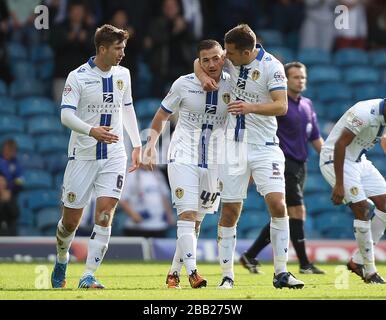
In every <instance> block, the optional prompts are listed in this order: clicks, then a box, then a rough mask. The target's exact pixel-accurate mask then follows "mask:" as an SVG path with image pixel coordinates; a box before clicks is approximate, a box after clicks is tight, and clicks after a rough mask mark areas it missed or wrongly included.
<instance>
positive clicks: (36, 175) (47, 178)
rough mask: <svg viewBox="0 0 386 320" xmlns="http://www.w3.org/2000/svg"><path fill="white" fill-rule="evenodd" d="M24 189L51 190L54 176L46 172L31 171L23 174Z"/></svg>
mask: <svg viewBox="0 0 386 320" xmlns="http://www.w3.org/2000/svg"><path fill="white" fill-rule="evenodd" d="M23 177H24V188H25V189H29V190H31V189H37V188H51V187H52V176H51V175H50V174H49V173H47V172H46V171H44V170H38V169H35V170H33V169H29V170H25V171H24V173H23Z"/></svg>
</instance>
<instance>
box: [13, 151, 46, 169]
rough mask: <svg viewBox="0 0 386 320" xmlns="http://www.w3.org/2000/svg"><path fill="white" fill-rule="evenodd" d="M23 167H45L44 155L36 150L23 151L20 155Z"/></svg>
mask: <svg viewBox="0 0 386 320" xmlns="http://www.w3.org/2000/svg"><path fill="white" fill-rule="evenodd" d="M18 158H19V161H20V165H21V167H22V168H23V169H24V170H25V169H44V159H43V157H42V156H41V155H40V154H38V153H35V152H31V151H30V152H25V151H24V152H22V153H20V154H19V156H18Z"/></svg>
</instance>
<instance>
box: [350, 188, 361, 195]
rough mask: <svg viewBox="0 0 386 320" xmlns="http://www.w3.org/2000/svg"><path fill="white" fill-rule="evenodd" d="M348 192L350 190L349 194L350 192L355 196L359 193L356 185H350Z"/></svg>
mask: <svg viewBox="0 0 386 320" xmlns="http://www.w3.org/2000/svg"><path fill="white" fill-rule="evenodd" d="M350 192H351V194H352V195H353V196H357V195H358V193H359V191H358V188H357V187H352V188H351V189H350Z"/></svg>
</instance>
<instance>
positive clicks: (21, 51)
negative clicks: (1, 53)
mask: <svg viewBox="0 0 386 320" xmlns="http://www.w3.org/2000/svg"><path fill="white" fill-rule="evenodd" d="M7 54H8V57H9V60H10V61H18V60H27V59H28V52H27V49H26V48H25V47H24V46H23V45H22V44H21V43H19V42H10V43H8V44H7Z"/></svg>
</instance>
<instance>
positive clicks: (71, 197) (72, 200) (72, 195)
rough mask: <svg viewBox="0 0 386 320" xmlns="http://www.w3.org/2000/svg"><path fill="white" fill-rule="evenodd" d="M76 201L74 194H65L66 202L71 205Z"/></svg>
mask: <svg viewBox="0 0 386 320" xmlns="http://www.w3.org/2000/svg"><path fill="white" fill-rule="evenodd" d="M75 199H76V194H75V193H74V192H69V193H67V200H68V202H70V203H72V202H74V201H75Z"/></svg>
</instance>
